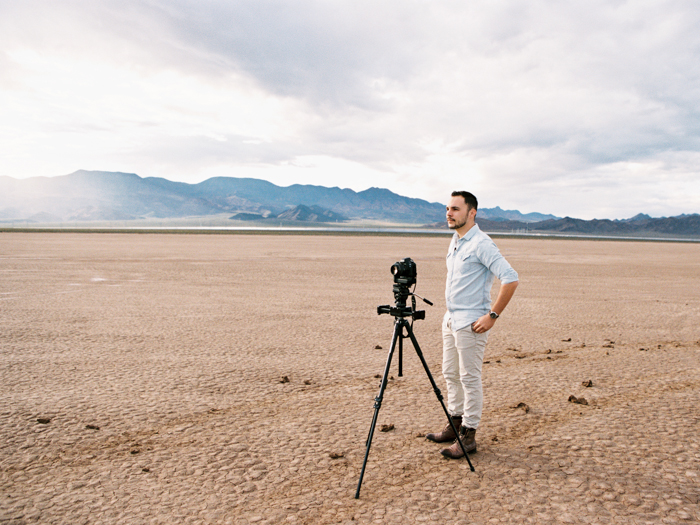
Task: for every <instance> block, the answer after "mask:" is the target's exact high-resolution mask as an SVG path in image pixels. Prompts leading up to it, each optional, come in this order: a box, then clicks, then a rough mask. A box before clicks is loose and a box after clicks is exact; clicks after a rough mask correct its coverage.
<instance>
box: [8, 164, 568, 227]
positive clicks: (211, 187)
mask: <svg viewBox="0 0 700 525" xmlns="http://www.w3.org/2000/svg"><path fill="white" fill-rule="evenodd" d="M221 213H230V214H231V216H232V218H233V219H234V220H236V219H238V220H263V219H270V218H275V219H280V220H291V221H306V222H340V221H345V220H375V221H386V222H395V223H408V224H426V223H432V222H437V221H440V220H444V218H445V206H444V204H440V203H436V202H428V201H425V200H423V199H414V198H409V197H403V196H401V195H397V194H396V193H393V192H391V191H389V190H387V189H383V188H369V189H367V190H364V191H360V192H355V191H353V190H351V189H347V188H346V189H341V188H337V187H334V188H328V187H325V186H313V185H301V184H293V185H291V186H288V187H281V186H276V185H275V184H272V183H270V182H267V181H264V180H259V179H250V178H236V177H215V178H211V179H208V180H205V181H204V182H200V183H199V184H186V183H183V182H172V181H169V180H167V179H162V178H155V177H147V178H141V177H139V176H138V175H136V174H133V173H114V172H103V171H85V170H80V171H76V172H75V173H71V174H70V175H64V176H59V177H32V178H28V179H15V178H12V177H7V176H4V177H0V221H5V222H6V221H9V220H22V221H28V222H40V223H52V222H53V223H55V222H59V223H60V222H66V221H69V222H75V221H79V222H82V221H98V220H99V221H110V220H113V221H114V220H116V221H125V220H133V219H144V218H172V217H192V216H207V215H215V214H221ZM480 213H481V214H482V215H483V216H484V217H485V218H494V219H498V218H502V219H517V220H521V221H523V222H532V221H540V220H544V219H550V218H555V217H554V216H553V215H543V214H539V213H532V214H522V213H520V212H517V211H504V210H501V209H500V208H492V209H488V208H487V209H483V210H480Z"/></svg>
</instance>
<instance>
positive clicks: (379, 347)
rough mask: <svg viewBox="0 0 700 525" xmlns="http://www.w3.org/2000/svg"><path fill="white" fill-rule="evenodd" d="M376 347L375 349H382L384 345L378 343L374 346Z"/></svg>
mask: <svg viewBox="0 0 700 525" xmlns="http://www.w3.org/2000/svg"><path fill="white" fill-rule="evenodd" d="M374 349H375V350H381V349H382V345H377V346H375V347H374Z"/></svg>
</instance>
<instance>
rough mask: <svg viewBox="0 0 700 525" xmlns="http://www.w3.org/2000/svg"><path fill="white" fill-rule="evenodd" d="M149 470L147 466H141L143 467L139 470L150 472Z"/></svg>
mask: <svg viewBox="0 0 700 525" xmlns="http://www.w3.org/2000/svg"><path fill="white" fill-rule="evenodd" d="M150 471H151V469H150V468H148V467H143V468H142V469H141V472H150Z"/></svg>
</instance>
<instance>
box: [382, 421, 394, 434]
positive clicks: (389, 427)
mask: <svg viewBox="0 0 700 525" xmlns="http://www.w3.org/2000/svg"><path fill="white" fill-rule="evenodd" d="M379 430H380V431H382V432H390V431H392V430H394V424H393V423H391V424H389V425H382V427H381V428H380V429H379Z"/></svg>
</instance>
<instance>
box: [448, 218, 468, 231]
mask: <svg viewBox="0 0 700 525" xmlns="http://www.w3.org/2000/svg"><path fill="white" fill-rule="evenodd" d="M465 224H467V219H466V218H465V219H464V220H463V221H462V222H459V221H458V220H455V221H454V224H453V225H452V226H450V223H449V222H448V223H447V227H448V228H449V229H450V230H459V229H460V228H461V227H462V226H464V225H465Z"/></svg>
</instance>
